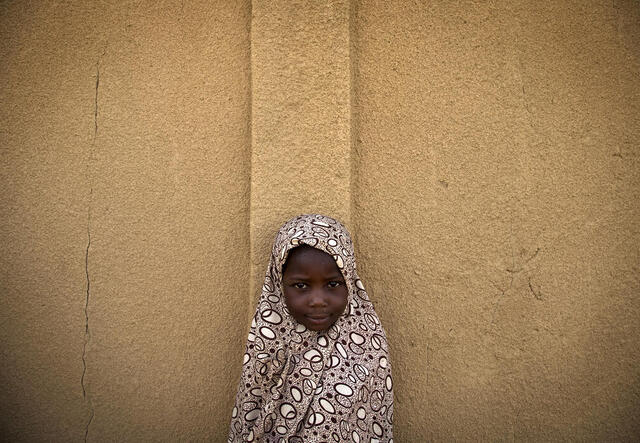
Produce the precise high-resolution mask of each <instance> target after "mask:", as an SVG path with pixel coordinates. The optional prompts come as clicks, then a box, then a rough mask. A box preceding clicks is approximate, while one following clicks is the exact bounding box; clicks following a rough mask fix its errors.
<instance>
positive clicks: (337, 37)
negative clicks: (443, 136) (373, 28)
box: [249, 0, 351, 316]
mask: <svg viewBox="0 0 640 443" xmlns="http://www.w3.org/2000/svg"><path fill="white" fill-rule="evenodd" d="M350 75H351V69H350V59H349V2H348V1H346V0H342V1H321V2H309V1H296V2H292V1H289V0H277V1H260V0H258V1H254V2H253V4H252V22H251V80H252V89H251V91H252V120H251V133H252V154H251V227H250V229H251V260H252V262H251V265H252V268H251V270H252V278H251V281H252V283H253V286H252V291H250V293H249V304H250V305H251V306H254V305H255V302H256V300H257V297H256V295H255V293H256V291H258V290H259V289H260V288H261V287H262V283H263V278H264V272H265V270H266V268H267V263H268V261H269V254H270V252H271V244H272V242H273V239H274V237H275V235H276V232H277V230H278V228H279V227H280V225H282V223H284V222H285V221H286V220H288V219H289V218H291V217H292V216H294V215H297V214H300V213H308V212H321V213H327V214H332V215H334V216H335V217H337V218H339V219H340V220H342V221H343V222H345V223H348V222H349V215H350V199H351V194H350V186H351V162H350V160H351V158H350V152H351V139H350V138H351V112H350V100H351V95H350V93H351V92H350V85H351V78H350ZM252 315H253V310H251V312H250V313H249V316H252Z"/></svg>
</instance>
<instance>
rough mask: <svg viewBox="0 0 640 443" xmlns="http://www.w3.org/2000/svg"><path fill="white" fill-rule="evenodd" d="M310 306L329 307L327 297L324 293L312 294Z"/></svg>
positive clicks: (314, 292) (315, 292)
mask: <svg viewBox="0 0 640 443" xmlns="http://www.w3.org/2000/svg"><path fill="white" fill-rule="evenodd" d="M309 306H312V307H318V306H327V297H326V294H325V293H324V291H322V290H318V291H313V292H312V293H311V299H310V300H309Z"/></svg>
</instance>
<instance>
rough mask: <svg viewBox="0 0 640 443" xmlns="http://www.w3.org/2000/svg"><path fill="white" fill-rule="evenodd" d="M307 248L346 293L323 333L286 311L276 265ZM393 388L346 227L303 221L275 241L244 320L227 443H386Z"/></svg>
mask: <svg viewBox="0 0 640 443" xmlns="http://www.w3.org/2000/svg"><path fill="white" fill-rule="evenodd" d="M301 245H308V246H311V247H314V248H317V249H319V250H321V251H324V252H326V253H328V254H329V255H331V256H332V257H333V258H334V260H335V261H336V265H337V266H338V268H339V269H340V271H341V272H342V275H343V276H344V279H345V283H346V286H347V289H348V293H349V295H348V303H347V307H346V309H345V312H344V313H343V314H342V316H340V318H339V319H338V320H337V321H336V322H335V323H334V324H333V326H331V327H330V328H329V329H328V330H326V331H321V332H315V331H311V330H308V329H307V328H306V327H305V326H304V325H302V324H300V323H298V322H297V321H296V320H295V319H294V318H293V317H292V316H291V315H290V314H289V312H288V310H287V307H286V304H285V301H284V295H283V289H282V266H283V264H284V263H285V262H286V260H287V256H288V254H289V252H290V251H291V249H293V248H295V247H297V246H301ZM392 420H393V381H392V378H391V364H390V361H389V350H388V346H387V339H386V335H385V333H384V330H383V329H382V325H381V324H380V320H379V319H378V316H377V315H376V313H375V311H374V309H373V304H372V303H371V301H370V300H369V296H368V295H367V293H366V292H365V289H364V285H363V284H362V281H361V280H360V279H359V278H358V275H357V273H356V263H355V257H354V253H353V243H352V242H351V237H350V236H349V233H348V232H347V230H346V228H345V227H344V226H343V225H342V224H341V223H340V222H338V221H337V220H334V219H333V218H330V217H327V216H323V215H317V214H312V215H301V216H298V217H295V218H293V219H291V220H289V221H288V222H287V223H285V224H284V225H283V226H282V228H280V231H279V232H278V235H277V237H276V240H275V243H274V245H273V250H272V253H271V259H270V260H269V267H268V269H267V274H266V277H265V281H264V285H263V287H262V294H261V295H260V300H259V301H258V307H257V309H256V313H255V315H254V317H253V321H252V322H251V330H250V332H249V337H248V339H247V346H246V351H245V354H244V358H243V366H242V377H241V379H240V384H239V387H238V393H237V395H236V401H235V406H234V408H233V412H232V419H231V429H230V431H229V442H275V443H309V442H342V441H349V442H351V441H353V442H356V443H365V442H366V443H370V442H374V443H375V442H392V441H393V436H392Z"/></svg>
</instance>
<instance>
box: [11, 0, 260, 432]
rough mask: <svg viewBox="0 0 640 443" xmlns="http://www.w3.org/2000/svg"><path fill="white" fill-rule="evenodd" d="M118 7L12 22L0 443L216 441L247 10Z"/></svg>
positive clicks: (227, 353) (233, 344) (236, 231)
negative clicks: (36, 442)
mask: <svg viewBox="0 0 640 443" xmlns="http://www.w3.org/2000/svg"><path fill="white" fill-rule="evenodd" d="M112 3H113V6H108V5H106V4H100V5H98V4H94V2H81V1H79V2H72V3H65V4H57V3H53V2H35V3H31V4H28V3H25V2H13V3H8V2H3V4H2V6H1V7H2V11H1V13H0V14H1V16H2V38H1V39H0V41H1V42H2V43H0V44H1V45H2V46H1V48H2V63H1V64H0V65H1V66H2V68H0V69H2V71H1V72H2V83H3V87H2V93H1V94H2V96H1V98H0V102H1V103H2V108H1V114H0V115H1V116H2V117H1V119H2V120H1V122H2V123H1V125H2V135H1V137H2V139H1V145H2V151H1V152H2V169H1V171H2V173H1V174H2V183H3V189H4V191H3V193H2V221H1V225H0V226H1V228H0V234H1V236H2V237H1V240H0V241H1V243H2V255H1V257H2V258H1V260H2V262H1V265H0V267H1V269H2V277H1V280H2V300H3V302H2V309H1V310H0V324H1V325H2V326H1V327H0V334H1V337H2V358H1V359H0V360H1V363H0V365H1V366H0V367H1V370H2V383H1V386H2V387H1V388H0V396H1V397H0V402H1V404H2V413H1V414H0V416H1V418H0V425H1V431H2V440H5V439H6V440H13V441H82V440H83V439H84V438H85V429H86V428H87V426H88V435H87V437H88V440H89V441H176V440H178V439H182V440H191V441H193V440H216V441H222V440H223V439H224V438H225V436H226V427H227V425H228V420H229V417H228V415H229V412H228V410H229V408H230V404H231V401H232V398H233V395H234V393H233V392H232V390H231V389H230V388H229V387H230V386H232V385H235V383H236V379H237V375H236V374H235V373H232V372H231V371H229V370H228V363H227V362H228V361H233V360H237V353H238V349H237V346H238V343H240V342H241V341H242V340H243V339H244V336H245V332H244V328H233V327H231V326H232V325H235V324H238V323H244V321H245V319H246V310H247V306H246V304H245V300H246V293H247V291H248V290H249V287H248V286H249V285H248V277H249V260H248V254H249V230H248V226H249V218H248V217H249V212H248V211H249V199H248V196H249V177H250V176H249V168H250V151H249V147H250V129H249V128H250V126H249V115H250V87H249V83H250V75H249V72H250V71H249V66H250V42H249V35H250V34H249V33H250V22H249V21H250V4H249V3H248V2H227V1H220V2H216V3H215V4H212V3H211V2H205V1H203V2H197V3H194V2H188V3H186V2H145V3H139V2H138V3H127V4H126V5H125V4H121V3H120V2H112ZM181 3H182V4H181ZM98 70H99V83H98V81H97V80H98V79H97V76H98ZM89 214H90V216H89ZM88 217H90V219H89V220H88ZM89 234H90V239H91V241H90V245H89V237H88V235H89ZM87 248H88V259H87V262H86V268H85V254H86V252H87ZM87 279H88V281H89V283H90V285H89V288H88V290H87ZM87 297H88V300H87ZM85 304H87V310H86V312H87V315H88V327H89V332H88V334H87V335H85ZM85 340H86V349H85V352H84V358H85V361H86V373H85V376H84V380H83V382H84V389H85V393H86V396H85V397H83V386H82V384H81V377H82V373H83V345H84V343H85ZM89 422H90V425H88V424H89Z"/></svg>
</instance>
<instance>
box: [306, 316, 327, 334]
mask: <svg viewBox="0 0 640 443" xmlns="http://www.w3.org/2000/svg"><path fill="white" fill-rule="evenodd" d="M304 320H305V322H304V325H305V326H306V327H307V329H310V330H312V331H324V330H327V329H329V327H331V325H332V324H333V323H334V321H333V319H332V318H331V317H325V318H310V317H305V319H304Z"/></svg>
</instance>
